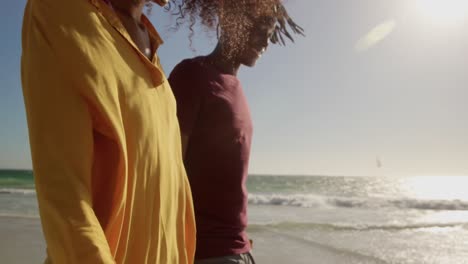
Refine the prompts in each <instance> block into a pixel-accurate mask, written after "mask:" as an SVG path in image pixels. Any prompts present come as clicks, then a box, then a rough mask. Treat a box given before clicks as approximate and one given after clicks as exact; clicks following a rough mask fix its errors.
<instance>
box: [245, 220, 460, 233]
mask: <svg viewBox="0 0 468 264" xmlns="http://www.w3.org/2000/svg"><path fill="white" fill-rule="evenodd" d="M428 228H464V229H466V228H468V222H452V223H384V224H370V223H343V224H340V223H333V224H329V223H308V222H303V223H300V222H299V223H298V222H279V223H267V224H251V225H249V229H250V230H251V231H255V230H263V229H320V230H333V231H372V230H386V231H400V230H409V229H428Z"/></svg>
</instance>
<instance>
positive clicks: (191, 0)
mask: <svg viewBox="0 0 468 264" xmlns="http://www.w3.org/2000/svg"><path fill="white" fill-rule="evenodd" d="M165 8H166V11H168V12H171V14H172V15H174V16H175V17H176V23H175V26H174V29H175V30H177V29H179V28H180V27H181V26H183V25H184V24H185V25H188V27H189V29H190V34H189V39H190V42H191V41H192V38H193V36H194V26H195V25H196V24H197V23H200V24H201V25H202V26H203V27H205V29H208V30H211V31H217V30H218V27H221V28H222V29H223V31H224V32H226V33H228V35H229V38H230V45H231V47H230V48H231V49H232V50H241V49H242V45H244V44H245V43H244V42H245V39H247V36H248V34H249V32H250V29H251V28H252V26H253V24H254V21H256V19H257V18H261V17H269V18H274V19H275V20H276V25H275V31H274V33H273V35H272V37H271V39H270V41H271V42H272V43H274V44H280V45H286V41H285V40H286V38H287V39H289V40H290V41H292V42H294V38H293V36H292V33H293V34H299V35H302V36H304V29H303V28H302V27H300V26H299V25H297V24H296V23H295V22H294V21H293V20H292V18H291V17H290V16H289V14H288V12H287V11H286V8H285V7H284V5H283V4H282V3H281V0H170V1H169V3H168V5H167V6H166V7H165ZM288 28H289V30H288ZM290 31H292V33H291V32H290Z"/></svg>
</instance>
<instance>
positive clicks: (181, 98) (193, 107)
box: [169, 61, 202, 136]
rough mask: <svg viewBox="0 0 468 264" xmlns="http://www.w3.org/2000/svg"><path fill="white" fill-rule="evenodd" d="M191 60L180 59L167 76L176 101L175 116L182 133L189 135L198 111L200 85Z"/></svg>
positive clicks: (200, 97) (200, 95) (199, 105)
mask: <svg viewBox="0 0 468 264" xmlns="http://www.w3.org/2000/svg"><path fill="white" fill-rule="evenodd" d="M190 64H192V63H191V62H188V61H182V62H181V63H180V64H178V65H177V66H176V67H175V68H174V70H173V71H172V72H171V74H170V76H169V83H170V85H171V88H172V91H173V93H174V96H175V98H176V102H177V117H178V119H179V124H180V130H181V131H182V134H184V135H186V136H190V134H191V133H192V130H193V128H194V125H195V123H196V121H197V118H198V115H199V113H200V107H201V99H202V90H201V88H202V87H199V86H200V85H199V82H198V81H197V77H196V75H197V73H199V71H197V69H196V68H195V67H194V66H193V65H190Z"/></svg>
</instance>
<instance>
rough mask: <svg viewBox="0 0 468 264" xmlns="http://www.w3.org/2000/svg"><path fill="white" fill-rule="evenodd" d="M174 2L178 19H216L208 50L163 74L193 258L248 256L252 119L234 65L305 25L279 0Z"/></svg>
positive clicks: (247, 261) (240, 259) (247, 263)
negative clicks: (190, 204)
mask: <svg viewBox="0 0 468 264" xmlns="http://www.w3.org/2000/svg"><path fill="white" fill-rule="evenodd" d="M172 7H173V8H174V2H173V6H172ZM178 7H179V13H178V17H179V20H178V22H179V24H178V25H179V26H180V25H182V24H183V23H184V22H188V23H189V26H190V27H191V28H192V27H193V25H194V24H195V23H196V22H197V21H201V23H202V25H204V26H205V27H207V28H211V29H216V30H218V26H219V39H218V44H217V46H216V48H215V49H214V51H213V52H212V53H211V54H209V55H206V56H200V57H196V58H192V59H187V60H183V61H182V62H180V63H179V64H178V65H177V66H176V67H175V69H174V70H173V72H172V73H171V75H170V77H169V82H170V84H171V87H172V89H173V91H174V95H175V97H176V101H177V115H178V118H179V123H180V127H181V132H182V133H181V134H182V146H183V153H184V163H185V168H186V170H187V175H188V177H189V181H190V185H191V189H192V195H193V200H194V208H195V219H196V223H197V249H196V254H195V259H196V261H195V263H196V264H228V263H243V264H251V263H254V259H253V257H252V255H251V253H250V251H251V248H252V245H251V243H250V242H249V238H248V236H247V233H246V227H247V191H246V186H245V183H246V179H247V174H248V164H249V156H250V146H251V139H252V132H253V126H252V120H251V116H250V111H249V108H248V104H247V101H246V98H245V96H244V92H243V89H242V86H241V83H240V81H239V79H238V78H237V72H238V70H239V68H240V66H241V65H245V66H248V67H252V66H254V65H255V63H256V61H257V60H258V59H259V58H260V56H261V55H262V54H263V53H264V52H265V50H266V49H267V46H268V43H269V41H270V42H272V43H279V44H285V37H286V38H289V39H291V40H292V36H291V34H290V33H289V32H288V30H287V25H289V27H290V28H291V29H292V31H293V32H295V33H298V34H302V33H303V31H302V28H300V27H299V26H297V25H296V24H295V23H294V22H293V20H292V19H291V18H290V17H289V16H288V14H287V12H286V10H285V8H284V6H283V5H282V4H281V3H280V2H278V1H277V0H259V1H255V0H236V1H229V0H226V1H197V0H193V1H190V0H187V1H184V3H183V4H180V5H178ZM197 16H198V17H197Z"/></svg>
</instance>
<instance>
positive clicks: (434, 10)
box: [418, 0, 468, 24]
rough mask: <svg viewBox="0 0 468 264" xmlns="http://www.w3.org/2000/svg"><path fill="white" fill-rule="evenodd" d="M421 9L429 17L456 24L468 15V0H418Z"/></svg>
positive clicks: (436, 20) (439, 21)
mask: <svg viewBox="0 0 468 264" xmlns="http://www.w3.org/2000/svg"><path fill="white" fill-rule="evenodd" d="M418 5H419V9H420V10H421V12H422V14H423V15H424V16H426V17H427V18H428V19H430V20H432V21H434V22H437V23H444V24H454V23H455V24H456V23H460V22H462V21H463V20H466V19H467V17H468V0H418Z"/></svg>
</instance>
